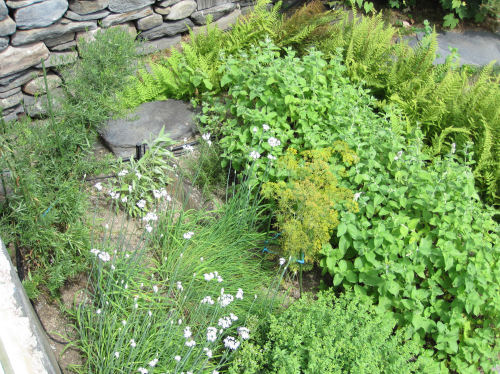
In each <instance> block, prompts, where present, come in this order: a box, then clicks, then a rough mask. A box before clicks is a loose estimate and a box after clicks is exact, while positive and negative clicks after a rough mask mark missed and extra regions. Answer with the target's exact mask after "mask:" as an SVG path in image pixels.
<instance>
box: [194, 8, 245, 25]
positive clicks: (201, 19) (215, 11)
mask: <svg viewBox="0 0 500 374" xmlns="http://www.w3.org/2000/svg"><path fill="white" fill-rule="evenodd" d="M235 8H236V4H235V3H227V4H221V5H217V6H215V7H213V8H209V9H204V10H199V11H197V12H194V13H193V14H191V19H192V20H193V21H194V23H196V24H197V25H205V24H206V23H207V19H206V18H207V16H208V15H212V20H213V21H217V20H218V19H219V18H222V17H223V16H225V15H226V14H228V13H231V12H232V11H233V10H234V9H235Z"/></svg>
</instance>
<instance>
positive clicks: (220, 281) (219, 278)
mask: <svg viewBox="0 0 500 374" xmlns="http://www.w3.org/2000/svg"><path fill="white" fill-rule="evenodd" d="M223 281H224V279H222V277H221V276H220V275H217V282H219V283H222V282H223Z"/></svg>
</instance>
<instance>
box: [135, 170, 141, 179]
mask: <svg viewBox="0 0 500 374" xmlns="http://www.w3.org/2000/svg"><path fill="white" fill-rule="evenodd" d="M135 176H136V177H137V179H141V178H142V174H141V173H139V172H138V171H136V172H135Z"/></svg>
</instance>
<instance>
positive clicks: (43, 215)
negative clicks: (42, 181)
mask: <svg viewBox="0 0 500 374" xmlns="http://www.w3.org/2000/svg"><path fill="white" fill-rule="evenodd" d="M51 209H52V205H51V206H49V207H48V208H47V210H46V211H45V212H43V213H42V217H45V216H46V215H47V213H48V212H50V210H51Z"/></svg>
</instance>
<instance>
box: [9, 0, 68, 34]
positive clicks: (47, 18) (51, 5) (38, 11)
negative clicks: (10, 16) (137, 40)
mask: <svg viewBox="0 0 500 374" xmlns="http://www.w3.org/2000/svg"><path fill="white" fill-rule="evenodd" d="M67 9H68V2H67V0H45V1H43V2H41V3H36V4H32V5H29V6H27V7H24V8H20V9H18V10H16V12H15V13H14V19H15V20H16V25H17V28H18V29H34V28H37V27H46V26H49V25H52V24H53V23H54V22H56V21H57V20H58V19H60V18H61V17H62V16H63V15H64V13H65V12H66V10H67Z"/></svg>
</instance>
